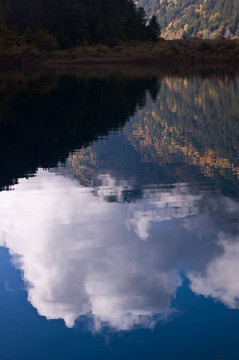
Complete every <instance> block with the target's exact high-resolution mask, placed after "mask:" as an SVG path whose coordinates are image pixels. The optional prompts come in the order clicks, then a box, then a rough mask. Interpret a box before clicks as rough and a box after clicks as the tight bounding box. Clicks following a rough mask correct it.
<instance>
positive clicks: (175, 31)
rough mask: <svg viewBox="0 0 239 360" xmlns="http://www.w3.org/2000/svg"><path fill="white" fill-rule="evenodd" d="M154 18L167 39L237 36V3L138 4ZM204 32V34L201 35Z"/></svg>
mask: <svg viewBox="0 0 239 360" xmlns="http://www.w3.org/2000/svg"><path fill="white" fill-rule="evenodd" d="M137 3H138V4H139V5H140V6H143V7H144V8H145V9H146V11H147V13H148V14H152V13H155V14H157V17H158V20H159V23H160V25H161V26H162V32H163V36H165V37H166V38H182V37H183V36H184V37H185V36H187V35H188V36H196V35H197V34H199V35H201V36H204V37H212V38H213V37H214V38H215V37H220V36H225V37H226V38H230V37H233V36H239V1H238V0H176V1H175V0H160V1H159V0H139V1H137ZM204 32H205V33H204Z"/></svg>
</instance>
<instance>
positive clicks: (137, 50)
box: [0, 39, 239, 68]
mask: <svg viewBox="0 0 239 360" xmlns="http://www.w3.org/2000/svg"><path fill="white" fill-rule="evenodd" d="M180 64H182V65H190V66H225V65H227V66H228V65H230V66H233V67H236V68H237V67H239V40H238V39H236V40H225V39H220V40H207V39H192V40H163V39H160V40H159V41H158V42H156V43H130V44H123V45H119V46H116V47H114V48H110V47H108V46H106V45H103V44H99V45H96V46H84V47H77V48H73V49H69V50H64V51H63V50H57V51H54V52H50V53H46V52H44V53H43V52H40V51H39V49H36V48H33V47H28V48H20V47H18V48H17V47H14V48H9V49H4V50H1V51H0V67H1V66H16V65H17V66H22V65H23V66H24V65H47V66H53V65H57V66H59V65H60V66H69V65H71V66H94V65H103V66H109V65H114V66H120V65H137V66H138V65H139V66H170V65H180Z"/></svg>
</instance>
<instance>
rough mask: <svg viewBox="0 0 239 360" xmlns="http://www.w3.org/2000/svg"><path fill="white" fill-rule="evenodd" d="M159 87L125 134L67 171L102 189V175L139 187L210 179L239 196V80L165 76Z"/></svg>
mask: <svg viewBox="0 0 239 360" xmlns="http://www.w3.org/2000/svg"><path fill="white" fill-rule="evenodd" d="M160 89H161V90H160V94H159V96H158V98H157V100H156V101H152V100H151V99H150V97H148V99H147V102H146V105H145V107H144V108H140V109H138V112H137V114H136V115H135V116H134V117H133V118H132V119H131V121H130V122H129V123H128V124H127V125H126V126H125V127H124V129H123V136H121V137H118V136H117V137H114V138H109V139H107V140H104V141H100V142H98V143H94V144H93V146H92V147H89V148H88V149H87V150H86V149H85V150H84V149H82V150H81V151H79V152H76V153H74V156H70V157H69V158H68V161H67V169H68V170H67V171H68V173H69V172H71V173H72V174H74V175H75V176H76V177H78V178H79V180H80V181H81V183H82V184H84V185H89V184H91V183H92V179H94V180H95V182H96V185H97V181H98V180H99V174H100V173H111V174H112V176H114V177H115V178H116V179H122V178H123V179H126V180H127V181H128V185H130V186H133V187H134V188H135V187H139V186H141V185H145V184H150V183H151V184H159V183H174V182H177V181H183V182H188V181H191V180H192V179H197V180H200V179H201V180H202V179H203V178H204V181H205V177H206V178H207V181H210V182H211V181H212V180H213V181H216V182H217V183H218V185H219V186H220V188H221V189H222V190H223V191H224V192H227V193H229V192H230V193H231V194H236V193H238V177H239V147H238V137H239V132H238V114H239V106H238V102H237V100H236V99H237V96H238V81H237V80H233V81H230V82H228V83H226V82H224V81H223V80H221V79H216V78H214V79H210V80H208V79H204V80H202V79H198V78H192V79H185V78H177V77H176V78H166V79H165V80H164V81H161V88H160ZM89 154H90V155H89ZM109 154H110V155H109ZM92 159H94V161H92ZM131 193H132V191H131ZM134 195H135V194H134ZM138 195H140V191H138ZM125 196H126V199H127V198H128V197H127V196H128V193H127V192H126V193H125ZM133 197H134V196H133Z"/></svg>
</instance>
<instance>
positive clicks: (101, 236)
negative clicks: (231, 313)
mask: <svg viewBox="0 0 239 360" xmlns="http://www.w3.org/2000/svg"><path fill="white" fill-rule="evenodd" d="M123 189H124V187H123V186H121V187H120V186H118V185H116V184H115V181H114V179H112V178H110V176H109V175H105V180H104V181H103V184H102V186H101V187H99V188H98V189H97V190H95V189H91V188H84V187H81V186H80V185H79V183H78V182H77V181H74V180H72V179H68V178H66V177H63V176H60V175H56V174H54V173H49V172H48V171H45V170H39V171H38V174H37V176H36V177H34V178H30V179H29V180H26V179H22V180H21V181H19V184H18V185H16V187H15V190H14V191H10V192H2V193H0V217H1V224H0V245H1V246H6V247H8V248H9V251H10V253H11V255H12V256H13V259H14V261H15V264H16V266H18V267H19V268H20V269H21V270H22V274H23V278H24V281H25V283H26V286H27V291H28V300H29V301H30V302H31V304H32V305H33V306H34V307H35V308H36V309H37V311H38V313H39V314H40V315H43V316H45V317H46V318H47V319H63V320H64V321H65V324H66V326H68V327H72V326H74V323H75V321H76V320H77V318H79V316H81V315H85V314H91V316H93V317H94V324H95V329H96V330H99V329H100V328H101V326H102V323H104V322H107V323H109V324H110V325H112V326H113V327H114V328H115V329H117V330H123V329H130V328H131V327H133V326H135V325H136V324H139V325H141V326H145V327H153V326H154V324H155V321H154V315H157V319H159V318H161V319H167V318H168V316H170V314H171V313H172V312H174V309H172V307H171V301H172V298H173V297H174V296H175V294H176V291H177V289H178V287H179V286H180V285H181V277H180V274H181V273H182V271H184V272H185V273H186V275H187V276H188V278H189V279H190V284H191V285H190V286H191V289H192V291H194V292H195V293H196V294H202V295H204V296H211V297H213V298H215V299H217V300H219V301H221V302H223V303H224V304H225V305H227V306H229V307H231V308H239V304H238V298H239V286H238V280H237V277H238V276H237V274H238V270H239V267H238V256H239V238H238V237H237V235H236V231H234V230H233V228H231V230H230V231H229V230H228V224H227V217H228V218H232V217H234V218H235V216H236V214H238V204H237V203H236V202H232V201H231V200H230V201H231V202H230V206H226V205H228V200H227V199H226V198H223V197H221V196H219V195H218V197H217V198H216V200H212V199H211V198H210V196H208V194H204V193H203V192H201V193H197V194H194V193H193V192H192V191H191V188H190V187H189V186H188V185H186V184H176V185H175V186H172V187H170V188H166V189H165V188H158V189H151V190H150V189H145V190H144V192H143V197H142V199H141V200H137V201H135V202H134V203H130V204H127V203H117V202H106V201H104V198H105V197H106V196H108V195H109V193H111V194H112V193H113V194H114V193H115V194H117V197H119V198H120V194H121V192H122V191H123ZM96 195H97V196H96ZM214 197H215V194H214ZM215 201H217V202H219V203H220V205H221V206H220V207H218V206H215V209H218V210H215V209H214V210H215V211H213V212H212V211H211V209H212V204H214V202H215ZM225 204H226V205H225ZM217 205H218V204H217ZM223 206H224V207H223ZM222 209H223V210H222ZM222 212H225V213H227V216H224V218H225V219H226V220H225V221H224V222H222V219H223V217H222V215H223V214H222ZM205 219H206V220H207V226H206V227H205V226H204V224H205ZM198 229H200V230H198Z"/></svg>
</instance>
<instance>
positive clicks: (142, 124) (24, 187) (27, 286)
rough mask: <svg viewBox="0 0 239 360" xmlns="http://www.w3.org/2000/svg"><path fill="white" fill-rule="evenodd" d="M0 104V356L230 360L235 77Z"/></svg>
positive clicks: (105, 88) (64, 90)
mask: <svg viewBox="0 0 239 360" xmlns="http://www.w3.org/2000/svg"><path fill="white" fill-rule="evenodd" d="M0 95H1V96H0V168H1V173H0V188H1V190H2V191H1V192H0V358H1V360H23V359H24V360H28V359H29V360H31V359H39V360H43V359H44V360H66V359H67V360H73V359H86V360H88V359H106V360H107V359H109V360H114V359H126V360H128V359H130V360H132V359H142V360H143V359H152V360H154V359H157V360H158V359H160V360H176V359H177V360H192V359H193V360H217V359H219V358H220V359H222V360H238V357H239V341H238V338H239V311H238V309H239V280H238V278H239V261H238V260H239V232H238V230H239V217H238V214H239V77H237V76H236V75H230V76H228V75H223V74H219V75H218V74H217V75H210V76H209V75H205V74H204V76H201V75H200V74H195V75H191V76H186V75H184V76H182V75H181V76H179V75H154V74H147V75H144V74H142V75H139V74H137V75H136V74H135V73H134V72H130V71H129V72H128V74H127V75H125V74H122V73H118V74H113V73H111V74H105V73H104V72H103V71H100V72H99V73H97V74H95V73H92V74H91V73H87V71H86V72H83V73H81V72H80V71H78V72H77V71H72V72H71V73H67V72H64V71H62V72H61V73H54V72H53V71H51V72H48V71H45V72H42V73H38V72H35V73H34V72H33V73H29V74H23V73H14V74H7V73H5V74H1V76H0Z"/></svg>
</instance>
